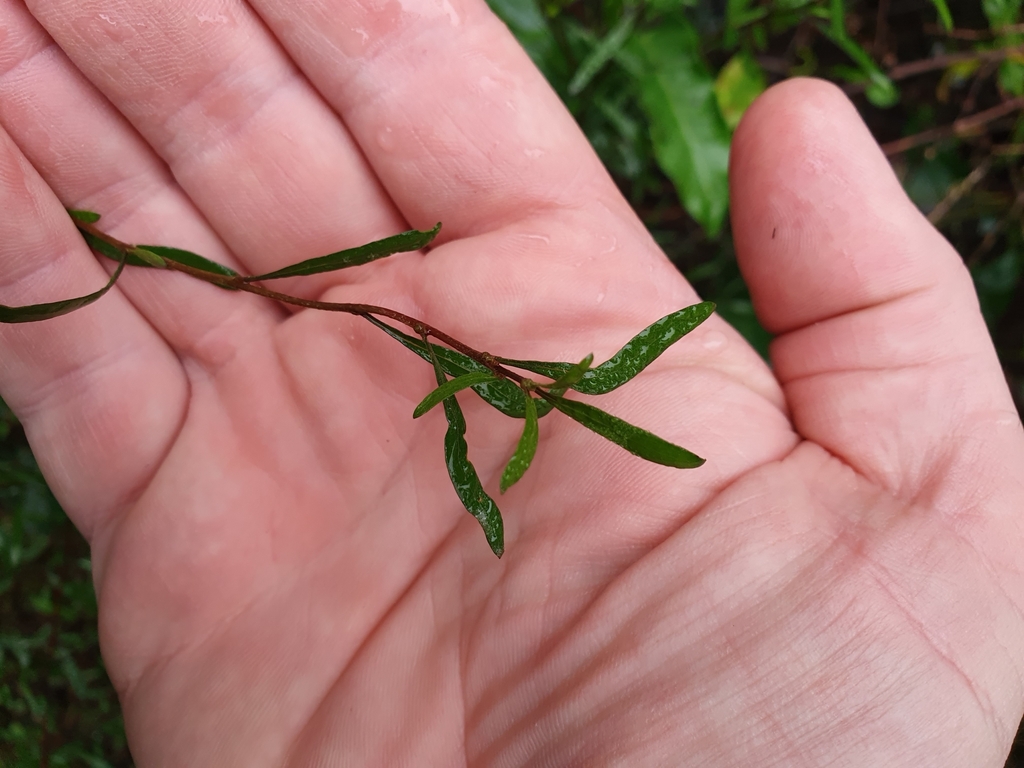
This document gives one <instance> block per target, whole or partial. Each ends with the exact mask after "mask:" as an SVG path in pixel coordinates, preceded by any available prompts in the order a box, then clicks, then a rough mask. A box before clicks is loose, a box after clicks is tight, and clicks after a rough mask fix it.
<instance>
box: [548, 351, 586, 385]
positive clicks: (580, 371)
mask: <svg viewBox="0 0 1024 768" xmlns="http://www.w3.org/2000/svg"><path fill="white" fill-rule="evenodd" d="M593 362H594V353H593V352H591V353H590V354H589V355H587V356H586V357H584V358H583V359H582V360H580V361H579V362H578V363H576V365H574V366H572V367H571V368H569V370H567V371H566V372H565V373H563V374H562V375H561V376H559V377H558V378H557V379H555V380H554V381H553V382H551V384H548V385H546V386H545V389H550V390H555V391H557V390H561V391H563V392H564V391H565V390H567V389H569V388H570V387H571V386H573V385H574V384H576V383H577V382H578V381H579V380H580V379H582V378H583V377H584V376H585V375H586V373H587V371H589V370H590V364H591V363H593Z"/></svg>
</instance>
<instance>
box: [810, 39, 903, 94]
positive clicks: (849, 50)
mask: <svg viewBox="0 0 1024 768" xmlns="http://www.w3.org/2000/svg"><path fill="white" fill-rule="evenodd" d="M821 31H822V33H823V34H824V35H825V36H826V37H827V38H828V39H829V40H831V41H832V42H833V43H835V44H836V45H837V46H839V48H841V49H842V50H843V52H844V53H846V55H847V56H849V57H850V58H851V59H853V60H854V61H855V62H856V63H857V66H858V67H859V68H860V70H861V77H862V82H864V95H865V96H867V97H868V101H870V102H871V103H872V104H874V105H875V106H876V107H883V108H884V107H891V106H893V105H895V104H896V103H897V102H899V100H900V92H899V90H898V89H897V88H896V84H895V83H893V81H892V80H891V79H889V76H888V75H886V74H885V73H884V72H882V70H881V69H879V67H878V65H877V64H875V62H874V60H873V59H872V58H871V57H870V56H869V55H868V53H867V51H865V50H864V49H863V48H861V47H860V46H859V45H858V44H857V43H856V42H854V40H853V39H852V38H850V36H849V35H847V34H846V32H845V30H843V31H841V32H838V33H837V32H836V30H835V29H834V28H833V26H822V27H821Z"/></svg>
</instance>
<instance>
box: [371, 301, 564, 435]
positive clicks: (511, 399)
mask: <svg viewBox="0 0 1024 768" xmlns="http://www.w3.org/2000/svg"><path fill="white" fill-rule="evenodd" d="M366 319H367V320H369V321H370V322H371V323H373V324H374V325H375V326H377V327H378V328H380V329H381V330H382V331H384V333H386V334H388V335H389V336H390V337H391V338H393V339H395V340H396V341H398V342H400V343H401V344H402V345H403V346H404V347H406V348H407V349H409V350H411V351H413V352H415V353H416V354H417V355H419V356H420V357H422V358H423V359H424V360H426V361H427V362H430V353H429V352H428V351H427V347H426V345H425V344H424V343H423V341H422V340H421V339H417V338H416V337H414V336H410V335H409V334H407V333H403V332H402V331H400V330H398V329H397V328H392V327H391V326H390V325H388V324H387V323H383V322H381V321H380V320H378V319H377V318H375V317H367V318H366ZM431 346H432V347H433V348H434V352H435V354H436V355H437V358H438V359H439V360H440V361H441V367H442V368H443V369H444V372H445V373H447V374H448V375H449V376H463V375H465V374H467V373H470V372H473V371H482V372H489V371H488V368H487V367H486V366H484V365H481V364H480V363H478V362H477V361H476V360H473V359H472V358H470V357H466V356H465V355H463V354H462V353H461V352H456V351H455V350H453V349H448V348H447V347H441V346H438V345H437V344H432V345H431ZM552 378H555V377H552ZM473 391H474V392H476V393H477V394H478V395H479V396H480V397H481V398H482V399H483V400H484V401H485V402H486V403H488V404H489V405H491V406H493V407H494V408H497V409H498V410H499V411H501V412H502V413H504V414H505V415H506V416H511V417H512V418H514V419H522V418H525V417H526V412H525V411H524V410H523V393H522V390H521V389H519V387H517V386H516V385H515V384H513V383H512V382H510V381H506V380H505V379H501V380H498V381H492V382H486V383H484V384H477V385H476V386H474V387H473ZM550 411H551V404H550V403H547V402H541V403H538V405H537V414H538V416H545V415H546V414H548V413H550Z"/></svg>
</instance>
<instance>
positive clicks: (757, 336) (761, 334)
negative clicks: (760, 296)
mask: <svg viewBox="0 0 1024 768" xmlns="http://www.w3.org/2000/svg"><path fill="white" fill-rule="evenodd" d="M718 314H720V315H721V316H722V317H723V318H724V319H725V320H726V322H728V323H729V325H731V326H732V327H733V328H735V329H736V330H737V331H739V332H740V335H741V336H743V338H744V339H746V340H747V343H749V344H750V346H752V347H753V348H754V349H756V350H757V352H758V353H759V354H760V355H761V357H763V358H764V359H765V360H768V359H769V358H768V346H769V344H771V340H772V335H771V334H770V333H768V331H766V330H765V329H764V326H762V325H761V323H760V321H759V320H758V319H757V315H756V314H755V313H754V305H753V304H752V303H751V301H750V298H749V297H747V296H742V297H737V298H732V299H723V300H721V301H720V302H719V304H718Z"/></svg>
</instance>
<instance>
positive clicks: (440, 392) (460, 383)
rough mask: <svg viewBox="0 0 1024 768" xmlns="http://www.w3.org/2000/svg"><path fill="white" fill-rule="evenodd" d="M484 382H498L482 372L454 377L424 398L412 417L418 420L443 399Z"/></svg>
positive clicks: (489, 374) (491, 375)
mask: <svg viewBox="0 0 1024 768" xmlns="http://www.w3.org/2000/svg"><path fill="white" fill-rule="evenodd" d="M485 381H498V378H497V377H496V376H495V375H494V374H493V373H491V372H490V371H488V372H486V373H484V372H483V371H473V372H472V373H464V374H462V375H461V376H456V377H455V378H454V379H452V380H451V381H446V382H445V383H444V384H442V385H441V386H439V387H438V388H437V389H435V390H434V391H433V392H431V393H430V394H429V395H427V396H426V397H424V398H423V400H421V401H420V404H419V405H417V406H416V409H415V410H414V411H413V412H412V417H413V418H414V419H418V418H419V417H420V416H422V415H423V414H425V413H426V412H427V411H429V410H430V409H431V408H433V407H434V406H435V405H437V404H438V403H440V402H441V401H442V400H444V399H445V398H448V397H452V396H453V395H454V394H455V393H456V392H461V391H462V390H464V389H467V388H469V387H472V386H473V385H474V384H483V383H484V382H485Z"/></svg>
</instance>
